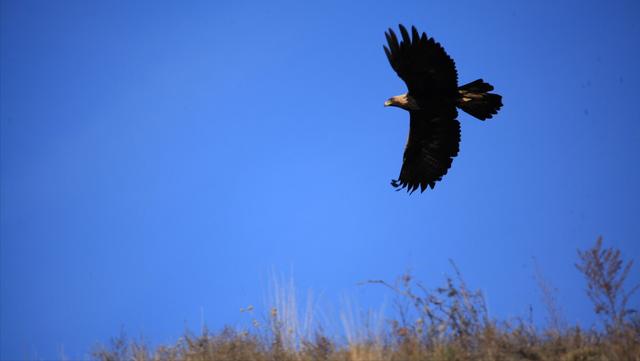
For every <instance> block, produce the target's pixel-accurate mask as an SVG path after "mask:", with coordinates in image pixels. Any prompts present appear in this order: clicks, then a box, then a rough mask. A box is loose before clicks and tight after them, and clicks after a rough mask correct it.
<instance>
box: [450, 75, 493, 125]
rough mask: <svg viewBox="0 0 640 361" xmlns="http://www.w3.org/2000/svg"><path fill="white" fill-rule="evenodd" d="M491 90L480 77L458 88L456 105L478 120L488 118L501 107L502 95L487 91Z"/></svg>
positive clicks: (490, 86) (491, 87)
mask: <svg viewBox="0 0 640 361" xmlns="http://www.w3.org/2000/svg"><path fill="white" fill-rule="evenodd" d="M492 90H493V86H492V85H491V84H489V83H485V82H484V81H483V80H482V79H478V80H475V81H472V82H471V83H469V84H465V85H463V86H461V87H460V88H458V94H459V98H458V107H459V108H460V109H462V110H464V111H465V112H466V113H468V114H470V115H472V116H474V117H476V118H478V119H480V120H485V119H489V118H491V117H493V115H494V114H497V113H498V110H500V107H502V96H500V95H498V94H493V93H489V92H490V91H492Z"/></svg>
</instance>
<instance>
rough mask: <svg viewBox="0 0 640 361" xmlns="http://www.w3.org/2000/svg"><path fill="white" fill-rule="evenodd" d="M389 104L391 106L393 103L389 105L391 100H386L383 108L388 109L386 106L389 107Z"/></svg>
mask: <svg viewBox="0 0 640 361" xmlns="http://www.w3.org/2000/svg"><path fill="white" fill-rule="evenodd" d="M391 104H393V103H391V100H387V101H386V102H384V106H385V107H388V106H390V105H391Z"/></svg>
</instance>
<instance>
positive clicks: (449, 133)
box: [391, 107, 460, 193]
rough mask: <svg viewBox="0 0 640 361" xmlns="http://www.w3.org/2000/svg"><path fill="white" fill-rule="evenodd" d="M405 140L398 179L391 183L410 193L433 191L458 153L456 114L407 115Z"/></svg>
mask: <svg viewBox="0 0 640 361" xmlns="http://www.w3.org/2000/svg"><path fill="white" fill-rule="evenodd" d="M410 113H411V126H410V129H409V139H408V140H407V145H406V147H405V150H404V156H403V161H402V169H401V171H400V177H398V179H394V180H392V181H391V185H393V186H394V187H395V188H396V189H397V190H401V189H404V188H406V190H407V192H409V193H413V192H414V191H415V190H416V189H418V188H420V191H421V192H424V190H425V189H426V188H427V186H429V187H431V188H432V189H433V187H434V186H435V184H436V182H437V181H439V180H441V179H442V176H444V175H445V174H447V171H448V170H449V168H450V167H451V162H452V161H453V158H454V157H455V156H456V155H458V151H459V150H460V123H459V122H458V121H457V120H456V116H457V115H458V112H457V111H456V109H455V107H453V109H452V110H451V111H442V112H440V114H437V115H435V116H434V114H433V113H432V112H427V111H420V110H417V111H411V112H410Z"/></svg>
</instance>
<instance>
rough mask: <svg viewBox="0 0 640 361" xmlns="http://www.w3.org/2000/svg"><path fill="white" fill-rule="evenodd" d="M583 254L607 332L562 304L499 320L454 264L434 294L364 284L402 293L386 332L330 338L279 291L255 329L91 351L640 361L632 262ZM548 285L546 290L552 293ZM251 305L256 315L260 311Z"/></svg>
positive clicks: (151, 355)
mask: <svg viewBox="0 0 640 361" xmlns="http://www.w3.org/2000/svg"><path fill="white" fill-rule="evenodd" d="M578 256H579V262H578V263H577V264H576V267H577V268H578V270H580V272H582V273H583V274H584V276H585V278H586V281H587V296H588V297H589V299H590V300H591V301H592V302H593V304H594V307H595V312H596V314H598V315H601V316H603V317H602V321H603V324H602V327H600V328H596V327H593V328H591V329H583V328H581V327H579V326H574V327H567V326H564V322H557V319H558V317H559V316H558V315H557V313H558V312H559V311H558V309H557V307H556V306H555V305H548V308H549V307H551V309H549V312H551V313H553V314H551V315H550V318H551V320H552V322H551V323H550V326H549V327H547V328H546V329H542V330H540V329H538V328H536V327H535V326H534V325H533V323H532V321H531V320H528V321H525V320H516V321H510V322H499V321H497V320H495V319H492V318H490V317H489V315H488V313H487V309H486V307H485V301H484V297H483V295H482V293H481V292H480V291H473V290H470V289H469V288H468V287H467V285H466V284H465V282H464V280H463V279H462V276H461V274H460V272H459V271H458V269H457V268H456V267H455V265H454V264H453V263H452V265H453V268H454V270H455V277H449V278H447V279H446V282H445V285H444V286H442V287H439V288H436V289H434V290H431V289H428V288H426V287H424V286H423V285H422V284H420V283H419V282H416V281H414V280H413V279H412V277H411V276H410V275H404V276H402V277H401V278H400V279H399V280H398V281H397V282H396V283H394V284H389V283H387V282H385V281H378V280H375V281H368V282H366V283H368V284H381V285H383V286H384V287H388V288H390V289H391V290H392V291H393V292H394V293H395V294H396V295H397V296H398V297H397V302H396V305H397V310H398V312H397V314H398V317H396V319H393V320H388V321H387V322H386V326H384V327H379V328H375V327H372V326H371V324H370V322H365V326H360V328H359V329H358V327H354V325H353V324H351V325H348V324H347V325H345V326H347V327H345V329H346V333H347V335H346V336H347V337H346V341H340V340H337V339H335V338H334V337H332V336H329V335H326V334H324V333H323V332H322V331H321V329H315V330H312V331H310V330H311V328H306V329H305V330H302V327H299V326H298V322H297V319H298V317H297V307H296V304H295V298H293V296H291V295H292V294H293V293H290V294H289V295H288V296H287V295H285V293H284V292H280V291H281V290H282V289H281V290H280V291H278V295H279V296H278V297H276V306H275V307H273V308H272V309H271V310H270V312H269V315H268V316H267V317H266V320H265V325H264V326H262V325H261V324H260V323H259V322H258V321H256V320H254V327H253V329H252V330H251V331H238V330H234V329H231V328H225V329H224V330H222V331H221V332H219V333H216V334H210V333H209V332H208V331H207V330H206V329H204V330H203V331H202V334H201V335H200V336H195V335H192V334H186V335H184V337H181V338H180V340H179V341H178V342H177V343H176V344H175V345H170V346H161V347H158V348H157V349H155V350H149V349H148V347H147V346H145V345H144V344H143V343H140V342H136V341H131V342H128V341H127V340H126V337H119V338H116V339H114V340H112V342H111V345H110V347H108V348H107V347H98V348H97V349H96V351H94V353H93V356H94V357H95V358H97V359H99V360H102V361H120V360H139V361H147V360H149V361H150V360H158V361H164V360H166V361H206V360H238V361H240V360H256V361H263V360H264V361H276V360H291V361H312V360H318V361H319V360H335V361H368V360H388V361H395V360H398V361H400V360H402V361H405V360H406V361H412V360H416V361H417V360H432V361H445V360H450V361H453V360H553V361H556V360H558V361H640V317H638V314H637V313H636V311H635V310H632V309H629V308H628V307H627V304H628V302H629V300H630V297H631V295H632V294H633V292H634V291H636V290H637V289H638V287H639V286H635V287H632V288H631V289H630V290H629V291H628V292H626V291H625V290H624V287H623V286H624V281H625V279H626V278H627V276H628V275H629V272H630V270H631V267H632V262H631V261H630V262H628V263H627V264H626V265H625V264H624V262H623V261H622V259H621V256H620V251H619V250H616V249H613V248H606V249H603V248H602V239H601V238H599V239H598V240H597V241H596V244H595V246H594V247H592V248H591V249H588V250H586V251H578ZM539 283H540V281H539ZM541 287H542V288H543V293H545V292H549V291H548V290H547V291H545V289H544V288H545V287H543V286H541ZM285 296H286V297H285ZM549 297H551V296H549V295H545V299H547V298H548V299H550V300H552V301H548V300H545V303H549V302H551V303H553V302H555V301H554V300H553V299H552V298H549ZM243 311H249V312H251V311H253V308H252V307H251V308H250V309H248V310H243ZM554 320H555V321H554ZM354 328H355V329H354ZM362 328H365V329H362ZM303 331H304V332H303Z"/></svg>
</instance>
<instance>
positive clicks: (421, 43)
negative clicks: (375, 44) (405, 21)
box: [384, 25, 458, 101]
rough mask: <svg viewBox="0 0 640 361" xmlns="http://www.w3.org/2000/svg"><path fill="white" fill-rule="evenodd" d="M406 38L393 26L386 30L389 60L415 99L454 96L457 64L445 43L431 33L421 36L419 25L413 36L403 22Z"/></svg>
mask: <svg viewBox="0 0 640 361" xmlns="http://www.w3.org/2000/svg"><path fill="white" fill-rule="evenodd" d="M400 34H401V35H402V40H400V42H398V37H397V36H396V34H395V33H394V32H393V30H391V29H389V31H388V32H386V33H385V36H386V37H387V42H388V45H389V47H386V46H384V52H385V53H386V54H387V58H388V59H389V63H391V67H392V68H393V70H395V71H396V73H398V76H400V78H401V79H402V80H404V82H405V83H406V84H407V88H408V89H409V94H410V95H411V96H413V97H414V98H423V99H425V100H427V101H429V100H431V99H429V98H432V97H435V98H441V97H447V98H448V97H451V98H455V97H456V95H457V91H458V73H457V71H456V65H455V63H454V62H453V60H452V59H451V57H449V55H447V53H446V52H445V51H444V49H443V48H442V46H441V45H440V44H439V43H437V42H436V41H435V40H433V38H429V37H427V34H425V33H422V35H420V34H419V33H418V30H416V28H415V26H412V27H411V35H409V32H408V31H407V29H406V28H405V27H404V26H402V25H400Z"/></svg>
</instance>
